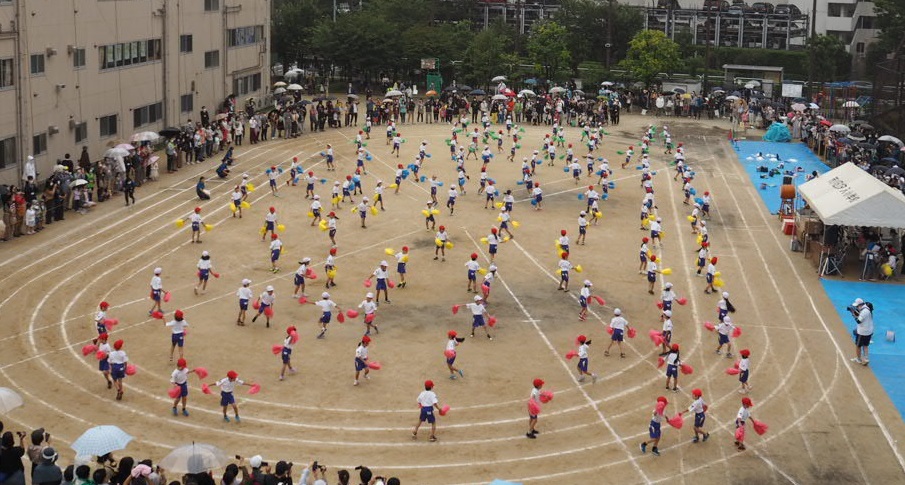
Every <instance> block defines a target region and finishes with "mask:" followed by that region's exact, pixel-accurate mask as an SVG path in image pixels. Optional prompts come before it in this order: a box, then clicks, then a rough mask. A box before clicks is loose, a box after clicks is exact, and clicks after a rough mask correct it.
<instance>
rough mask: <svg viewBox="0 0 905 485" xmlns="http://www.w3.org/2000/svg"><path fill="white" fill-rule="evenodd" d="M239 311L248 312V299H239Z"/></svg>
mask: <svg viewBox="0 0 905 485" xmlns="http://www.w3.org/2000/svg"><path fill="white" fill-rule="evenodd" d="M239 310H248V299H246V298H239Z"/></svg>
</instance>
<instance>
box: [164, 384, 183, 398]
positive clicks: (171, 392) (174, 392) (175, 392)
mask: <svg viewBox="0 0 905 485" xmlns="http://www.w3.org/2000/svg"><path fill="white" fill-rule="evenodd" d="M167 394H169V396H170V397H171V398H173V399H176V398H177V397H179V395H180V394H182V389H180V388H179V387H171V388H170V390H169V391H167Z"/></svg>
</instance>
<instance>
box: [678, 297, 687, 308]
mask: <svg viewBox="0 0 905 485" xmlns="http://www.w3.org/2000/svg"><path fill="white" fill-rule="evenodd" d="M676 303H678V304H679V305H682V306H685V305H687V304H688V298H685V297H684V296H683V297H682V298H677V299H676Z"/></svg>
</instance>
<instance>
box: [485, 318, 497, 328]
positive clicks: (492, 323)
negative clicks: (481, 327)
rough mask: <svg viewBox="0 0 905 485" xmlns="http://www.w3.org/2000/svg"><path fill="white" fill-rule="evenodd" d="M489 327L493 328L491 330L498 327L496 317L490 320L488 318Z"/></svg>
mask: <svg viewBox="0 0 905 485" xmlns="http://www.w3.org/2000/svg"><path fill="white" fill-rule="evenodd" d="M487 326H488V327H491V328H493V327H495V326H496V317H490V318H488V319H487Z"/></svg>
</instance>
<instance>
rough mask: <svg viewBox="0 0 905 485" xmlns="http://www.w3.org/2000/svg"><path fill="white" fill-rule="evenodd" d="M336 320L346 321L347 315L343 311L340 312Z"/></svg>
mask: <svg viewBox="0 0 905 485" xmlns="http://www.w3.org/2000/svg"><path fill="white" fill-rule="evenodd" d="M336 321H337V322H339V323H345V321H346V316H345V315H343V312H339V313H337V314H336Z"/></svg>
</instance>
